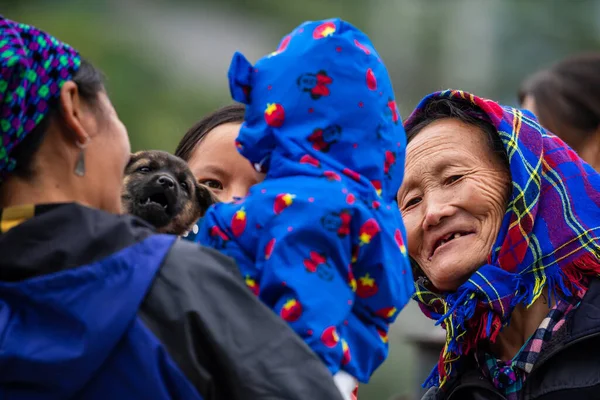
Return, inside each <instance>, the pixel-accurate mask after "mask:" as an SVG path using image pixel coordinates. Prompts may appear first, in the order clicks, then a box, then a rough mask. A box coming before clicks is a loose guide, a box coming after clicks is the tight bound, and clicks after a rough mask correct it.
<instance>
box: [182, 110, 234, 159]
mask: <svg viewBox="0 0 600 400" xmlns="http://www.w3.org/2000/svg"><path fill="white" fill-rule="evenodd" d="M244 113H245V107H244V106H243V105H241V104H232V105H229V106H225V107H221V108H219V109H218V110H216V111H214V112H212V113H210V114H208V115H207V116H206V117H204V118H202V119H201V120H200V121H198V122H196V124H194V126H192V127H191V128H190V129H189V130H188V131H187V132H186V133H185V135H183V138H182V139H181V141H180V142H179V144H178V145H177V149H175V155H176V156H177V157H180V158H182V159H183V160H185V161H189V160H190V158H192V153H193V152H194V150H195V149H196V147H197V146H198V144H200V143H201V142H202V141H203V140H204V138H205V137H206V135H207V134H208V132H210V131H212V130H213V129H215V128H216V127H217V126H220V125H223V124H229V123H242V122H244Z"/></svg>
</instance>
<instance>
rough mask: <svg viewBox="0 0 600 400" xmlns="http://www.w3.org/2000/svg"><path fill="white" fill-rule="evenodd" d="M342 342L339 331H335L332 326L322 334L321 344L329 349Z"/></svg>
mask: <svg viewBox="0 0 600 400" xmlns="http://www.w3.org/2000/svg"><path fill="white" fill-rule="evenodd" d="M339 341H340V337H339V336H338V333H337V331H336V330H335V326H330V327H329V328H327V329H325V330H324V331H323V333H322V334H321V342H323V344H324V345H325V346H327V347H330V348H331V347H335V346H336V345H337V344H338V342H339Z"/></svg>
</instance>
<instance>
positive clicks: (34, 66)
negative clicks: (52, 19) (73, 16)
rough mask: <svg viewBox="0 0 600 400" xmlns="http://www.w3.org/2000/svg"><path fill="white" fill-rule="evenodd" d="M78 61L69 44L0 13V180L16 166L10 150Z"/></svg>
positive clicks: (56, 94)
mask: <svg viewBox="0 0 600 400" xmlns="http://www.w3.org/2000/svg"><path fill="white" fill-rule="evenodd" d="M80 64H81V59H80V57H79V54H78V53H77V51H76V50H74V49H73V48H71V47H70V46H69V45H67V44H64V43H62V42H60V41H59V40H57V39H56V38H54V37H52V36H50V35H48V34H47V33H45V32H42V31H40V30H38V29H36V28H34V27H32V26H29V25H25V24H21V23H18V22H14V21H11V20H9V19H6V18H4V17H2V16H0V136H1V137H0V182H1V181H2V178H3V177H5V175H6V174H7V173H8V172H10V171H12V170H14V168H15V164H16V163H15V160H14V159H12V158H11V157H10V153H11V151H12V150H13V149H14V148H15V146H17V145H18V144H19V143H20V142H21V141H22V140H23V139H24V138H25V136H26V135H27V134H28V133H29V132H31V131H32V130H33V128H35V127H36V125H37V124H38V123H39V122H40V121H41V120H42V119H43V118H44V116H45V115H46V113H47V112H48V109H49V108H48V106H49V103H50V102H51V101H52V100H54V99H56V98H58V97H59V95H60V88H61V86H62V85H63V84H64V83H65V82H66V81H68V80H70V79H71V78H72V77H73V75H74V74H75V72H76V71H77V70H78V69H79V66H80Z"/></svg>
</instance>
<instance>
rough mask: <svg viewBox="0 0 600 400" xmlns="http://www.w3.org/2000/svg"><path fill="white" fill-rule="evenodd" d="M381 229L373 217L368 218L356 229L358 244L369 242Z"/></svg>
mask: <svg viewBox="0 0 600 400" xmlns="http://www.w3.org/2000/svg"><path fill="white" fill-rule="evenodd" d="M380 231H381V228H379V224H378V223H377V221H376V220H375V219H374V218H370V219H368V220H367V221H366V222H365V223H364V224H363V226H361V227H360V230H359V231H358V238H359V240H360V245H361V246H362V245H364V244H369V243H371V240H373V238H374V237H375V235H377V234H378V233H379V232H380Z"/></svg>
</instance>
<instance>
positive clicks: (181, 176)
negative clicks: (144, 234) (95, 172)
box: [121, 150, 215, 236]
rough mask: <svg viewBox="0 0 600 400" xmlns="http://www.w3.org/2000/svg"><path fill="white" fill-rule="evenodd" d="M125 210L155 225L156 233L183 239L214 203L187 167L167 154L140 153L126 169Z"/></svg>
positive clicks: (124, 182)
mask: <svg viewBox="0 0 600 400" xmlns="http://www.w3.org/2000/svg"><path fill="white" fill-rule="evenodd" d="M121 201H122V205H123V210H124V211H125V212H127V213H129V214H132V215H135V216H137V217H139V218H141V219H143V220H145V221H146V222H148V223H150V224H151V225H153V226H154V227H155V228H156V230H157V232H160V233H169V234H173V235H177V236H181V235H183V234H184V233H186V232H187V231H188V230H189V229H191V227H192V226H193V225H194V222H196V221H197V220H198V219H199V218H200V217H202V216H203V215H204V213H205V212H206V210H207V209H208V207H209V206H210V205H211V204H213V203H214V202H215V199H214V197H213V195H212V194H211V192H210V190H209V189H208V188H207V187H205V186H202V185H200V184H198V183H197V182H196V179H195V178H194V175H193V174H192V171H190V169H189V167H188V165H187V163H186V162H185V161H183V160H182V159H180V158H179V157H176V156H174V155H172V154H169V153H167V152H165V151H158V150H151V151H140V152H137V153H135V154H132V155H131V159H130V160H129V163H128V164H127V167H126V168H125V178H124V180H123V191H122V194H121Z"/></svg>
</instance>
